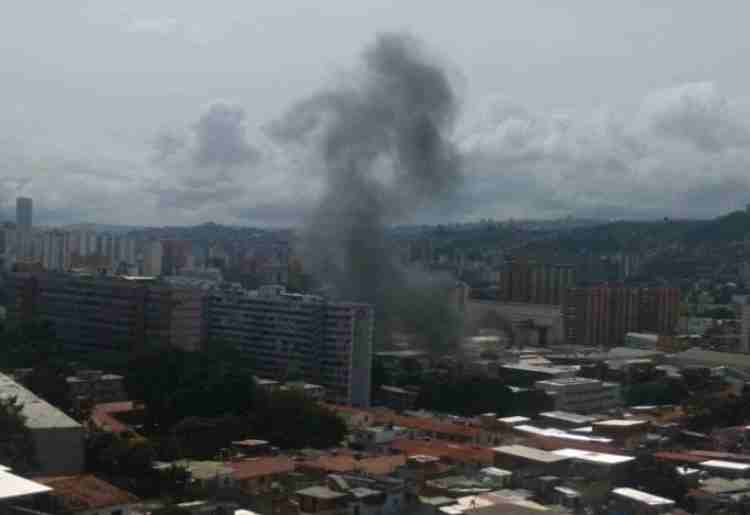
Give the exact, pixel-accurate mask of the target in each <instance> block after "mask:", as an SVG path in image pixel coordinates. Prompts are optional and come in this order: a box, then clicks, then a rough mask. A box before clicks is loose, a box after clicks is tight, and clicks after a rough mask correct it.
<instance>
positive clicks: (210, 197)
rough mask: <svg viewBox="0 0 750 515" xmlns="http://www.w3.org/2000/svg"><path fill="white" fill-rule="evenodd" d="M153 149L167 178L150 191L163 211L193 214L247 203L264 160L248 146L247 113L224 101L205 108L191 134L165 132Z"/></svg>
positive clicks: (158, 180)
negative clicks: (231, 203) (255, 173)
mask: <svg viewBox="0 0 750 515" xmlns="http://www.w3.org/2000/svg"><path fill="white" fill-rule="evenodd" d="M153 150H154V155H153V162H154V163H155V164H156V166H157V168H158V169H159V170H160V171H161V175H160V177H159V178H158V179H157V180H156V181H154V183H153V184H152V185H151V186H150V187H149V191H151V192H152V193H154V194H155V195H156V196H157V198H158V203H159V205H160V206H161V207H163V208H165V209H179V210H187V211H191V210H192V211H198V210H200V209H203V208H205V207H207V206H209V205H211V204H214V205H216V204H222V203H226V202H228V201H231V200H233V199H237V198H242V197H243V196H244V195H245V191H246V188H247V186H248V182H249V181H250V178H251V174H250V173H249V172H250V170H251V169H252V168H253V167H254V166H255V165H257V164H258V163H259V161H260V159H261V154H260V152H259V150H257V149H256V148H255V147H254V146H253V145H252V144H251V143H250V142H249V141H248V135H247V128H246V125H245V111H244V109H243V108H242V107H241V106H238V105H236V104H231V103H227V102H220V101H219V102H214V103H212V104H210V105H209V106H208V107H207V108H206V109H205V111H204V112H203V114H202V115H201V116H200V117H199V118H198V121H197V122H195V123H194V124H193V125H192V126H191V127H190V129H189V131H188V134H186V135H185V134H181V133H179V132H162V133H160V134H159V135H158V136H157V138H156V139H155V140H154V141H153Z"/></svg>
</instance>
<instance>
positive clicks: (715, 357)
mask: <svg viewBox="0 0 750 515" xmlns="http://www.w3.org/2000/svg"><path fill="white" fill-rule="evenodd" d="M671 357H672V359H673V360H674V361H676V362H678V363H679V362H695V361H698V362H701V363H705V364H706V365H712V366H722V365H724V366H731V367H735V368H742V369H748V368H750V354H740V353H736V352H719V351H712V350H703V349H701V348H699V347H693V348H691V349H688V350H686V351H684V352H680V353H677V354H674V355H672V356H671Z"/></svg>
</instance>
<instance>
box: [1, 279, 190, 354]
mask: <svg viewBox="0 0 750 515" xmlns="http://www.w3.org/2000/svg"><path fill="white" fill-rule="evenodd" d="M8 292H9V293H8V295H9V297H8V298H9V302H8V306H7V307H8V322H9V324H11V325H13V324H23V323H25V322H30V321H32V320H36V321H40V322H44V323H48V324H50V325H51V326H52V328H53V330H54V333H55V335H56V337H57V338H58V339H59V340H60V342H61V343H62V344H63V345H65V346H66V347H68V348H70V349H73V350H79V351H98V350H123V349H131V348H138V347H139V346H143V345H145V344H146V343H151V344H157V345H163V346H169V347H176V348H181V349H184V350H197V349H198V348H200V345H201V342H202V340H203V323H202V317H203V293H202V292H200V291H198V290H184V289H179V288H175V287H172V286H169V285H165V284H162V283H160V282H158V281H154V280H141V278H128V277H124V278H123V277H100V276H83V275H74V274H54V273H39V274H33V273H16V274H11V276H10V277H9V280H8Z"/></svg>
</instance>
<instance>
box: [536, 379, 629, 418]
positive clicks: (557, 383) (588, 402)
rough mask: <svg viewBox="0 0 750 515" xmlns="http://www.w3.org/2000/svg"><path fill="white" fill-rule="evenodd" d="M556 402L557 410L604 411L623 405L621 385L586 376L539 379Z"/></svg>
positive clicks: (539, 388)
mask: <svg viewBox="0 0 750 515" xmlns="http://www.w3.org/2000/svg"><path fill="white" fill-rule="evenodd" d="M534 386H535V387H536V388H537V389H538V390H544V391H545V392H546V393H547V394H548V395H550V396H551V397H552V398H553V400H554V403H555V411H570V412H574V413H594V412H604V411H608V410H611V409H613V408H617V407H619V406H622V399H621V397H620V385H619V384H617V383H607V382H604V381H599V380H598V379H588V378H585V377H561V378H557V379H548V380H544V381H537V382H536V383H534Z"/></svg>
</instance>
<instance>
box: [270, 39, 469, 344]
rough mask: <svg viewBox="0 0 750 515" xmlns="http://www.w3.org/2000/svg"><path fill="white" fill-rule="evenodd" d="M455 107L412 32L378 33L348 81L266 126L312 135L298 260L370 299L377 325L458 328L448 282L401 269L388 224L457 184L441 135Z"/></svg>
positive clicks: (277, 132) (284, 135)
mask: <svg viewBox="0 0 750 515" xmlns="http://www.w3.org/2000/svg"><path fill="white" fill-rule="evenodd" d="M457 114H458V104H457V99H456V96H455V93H454V91H453V89H452V87H451V84H450V81H449V80H448V77H447V75H446V73H445V71H444V70H443V69H442V68H441V67H440V66H439V65H438V64H436V63H435V62H433V61H432V60H431V59H430V58H429V57H428V56H427V55H426V53H425V52H424V49H423V48H422V47H421V45H420V44H419V42H418V41H416V40H415V39H413V38H412V37H410V36H407V35H402V34H386V35H381V36H379V37H378V38H377V40H376V42H375V44H374V45H373V46H372V47H371V48H369V49H367V50H366V51H365V53H364V55H363V63H362V68H361V70H360V71H359V73H358V74H357V76H356V77H354V79H353V80H352V81H351V82H349V83H346V84H344V85H342V86H340V87H337V88H333V89H330V90H327V91H323V92H321V93H318V94H316V95H314V96H312V97H310V98H308V99H306V100H304V101H302V102H300V103H299V104H297V105H296V106H294V107H293V108H292V109H291V111H290V112H289V113H287V114H286V116H284V117H283V118H282V119H281V120H279V121H277V122H276V123H275V124H273V126H272V127H271V131H270V132H271V134H272V135H273V136H274V137H275V138H276V139H277V140H279V141H282V142H285V143H301V144H305V145H309V144H313V146H314V148H315V150H316V154H317V155H318V157H319V158H320V160H321V162H322V165H323V166H322V168H323V170H324V171H323V176H324V177H323V179H324V181H323V183H324V186H323V192H322V196H321V198H320V201H319V203H318V205H317V207H316V209H315V210H314V212H313V213H312V214H311V216H310V217H309V219H308V222H307V224H306V227H305V230H304V234H303V238H302V240H303V241H302V244H301V246H302V253H303V256H304V261H305V263H306V264H307V265H308V266H309V267H311V270H312V272H313V273H314V274H315V275H316V276H317V277H318V279H320V280H322V281H323V282H324V283H326V284H329V285H330V286H332V287H333V289H334V292H335V294H336V295H338V296H340V297H342V298H346V299H350V300H358V301H364V302H370V303H373V304H374V305H375V307H376V310H377V313H378V318H379V321H380V324H379V325H380V327H381V328H382V329H383V330H384V331H386V332H387V331H388V330H389V329H391V328H395V327H399V328H402V329H404V330H406V331H410V332H415V333H416V334H418V335H419V336H421V337H422V339H423V341H424V343H429V344H431V345H440V344H445V343H448V342H449V341H450V340H451V339H452V338H454V337H455V336H457V335H458V333H457V331H458V330H459V329H460V327H459V324H458V320H457V316H456V313H454V312H453V311H452V308H451V305H450V303H449V301H448V299H449V294H448V290H447V288H445V284H443V283H442V281H440V280H438V279H436V278H434V277H431V276H428V275H427V274H425V273H417V272H414V271H411V270H407V269H405V268H404V267H402V266H401V265H400V264H399V263H398V262H397V260H396V259H395V255H394V252H393V248H392V244H391V242H390V241H389V238H388V236H387V229H388V227H389V225H391V224H394V223H398V222H404V221H409V220H410V219H412V218H413V217H414V216H415V215H417V214H418V213H420V212H421V211H423V210H434V209H437V208H438V207H439V206H441V205H448V204H449V203H450V201H451V199H452V198H453V197H454V195H455V194H456V192H457V190H458V189H459V188H460V186H461V183H462V181H461V179H462V174H461V160H460V157H459V154H458V152H457V149H456V148H455V147H454V145H453V143H452V142H451V139H450V137H451V132H452V130H453V125H454V122H455V120H456V116H457ZM386 334H387V333H386Z"/></svg>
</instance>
